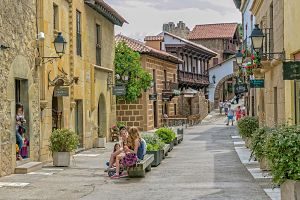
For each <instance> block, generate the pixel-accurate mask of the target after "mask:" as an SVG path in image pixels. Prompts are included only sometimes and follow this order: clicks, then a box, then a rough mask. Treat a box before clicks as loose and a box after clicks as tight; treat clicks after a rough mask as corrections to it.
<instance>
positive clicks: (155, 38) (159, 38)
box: [144, 36, 164, 41]
mask: <svg viewBox="0 0 300 200" xmlns="http://www.w3.org/2000/svg"><path fill="white" fill-rule="evenodd" d="M163 40H164V37H163V36H146V37H145V39H144V41H163Z"/></svg>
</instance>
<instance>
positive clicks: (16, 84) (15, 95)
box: [0, 1, 40, 176]
mask: <svg viewBox="0 0 300 200" xmlns="http://www.w3.org/2000/svg"><path fill="white" fill-rule="evenodd" d="M0 10H1V12H0V43H1V44H0V45H3V46H6V47H9V48H8V49H5V48H0V93H1V98H0V133H1V137H0V176H5V175H9V174H11V173H14V169H15V167H16V126H15V125H16V103H22V104H23V105H24V110H25V119H26V120H27V122H26V128H27V133H26V137H28V139H29V140H30V150H29V156H30V158H31V159H32V160H33V161H38V160H39V153H40V143H39V141H40V106H39V68H37V67H35V64H34V63H35V53H36V51H35V49H34V46H35V40H36V35H37V34H36V30H37V29H36V25H35V21H36V19H35V16H36V4H35V1H26V3H25V1H1V4H0ZM3 46H2V47H3Z"/></svg>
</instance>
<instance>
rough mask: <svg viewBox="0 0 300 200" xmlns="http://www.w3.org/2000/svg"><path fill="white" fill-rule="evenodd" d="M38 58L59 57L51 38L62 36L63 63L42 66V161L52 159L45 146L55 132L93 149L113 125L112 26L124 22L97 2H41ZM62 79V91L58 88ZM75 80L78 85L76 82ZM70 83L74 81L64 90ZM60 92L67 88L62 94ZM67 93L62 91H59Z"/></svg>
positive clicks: (114, 114)
mask: <svg viewBox="0 0 300 200" xmlns="http://www.w3.org/2000/svg"><path fill="white" fill-rule="evenodd" d="M39 3H40V4H39V9H38V25H39V30H38V31H39V32H44V33H45V39H44V40H43V41H40V43H39V52H40V54H41V57H47V56H50V57H51V56H57V55H56V53H55V49H54V46H53V41H54V38H55V37H56V36H57V33H58V32H61V33H62V35H63V37H64V38H65V40H66V42H67V44H66V50H65V54H64V55H63V56H62V57H61V59H55V60H53V62H47V63H45V62H44V61H47V59H45V60H44V59H43V62H41V66H40V69H41V79H40V85H41V87H40V99H41V111H40V112H41V121H42V124H41V132H42V135H41V138H40V147H41V150H40V160H41V161H47V160H49V159H51V155H50V154H49V150H48V145H49V137H50V135H51V132H52V130H53V129H56V128H69V129H72V130H74V131H75V132H76V133H77V134H78V136H79V139H80V147H79V148H83V149H88V148H92V147H95V146H96V141H97V138H98V133H101V134H102V135H104V136H105V137H106V138H107V139H109V134H110V132H109V128H110V127H111V126H112V125H113V124H115V122H116V105H115V98H114V96H113V95H112V91H111V87H110V85H111V84H112V81H113V79H112V77H113V74H114V65H113V61H114V53H115V52H114V49H115V42H114V26H115V25H118V26H122V24H123V23H125V22H126V21H125V19H124V18H123V17H121V16H120V15H119V14H118V13H117V12H116V11H115V10H113V9H112V8H111V7H110V6H109V5H108V4H106V3H105V2H104V1H100V0H76V1H75V0H69V1H65V0H49V1H39ZM60 77H63V79H64V84H65V86H64V87H61V86H58V82H57V80H59V79H58V78H60ZM77 80H78V81H77ZM68 82H71V83H72V82H73V83H72V84H70V86H68ZM62 88H65V90H63V89H62ZM62 91H65V92H62Z"/></svg>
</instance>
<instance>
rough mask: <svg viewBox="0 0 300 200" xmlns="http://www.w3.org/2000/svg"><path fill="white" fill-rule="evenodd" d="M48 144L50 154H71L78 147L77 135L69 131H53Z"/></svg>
mask: <svg viewBox="0 0 300 200" xmlns="http://www.w3.org/2000/svg"><path fill="white" fill-rule="evenodd" d="M49 142H50V145H49V149H50V151H52V152H71V151H74V150H75V149H77V147H78V145H79V139H78V136H77V134H76V133H74V132H73V131H71V130H69V129H56V130H54V131H53V132H52V134H51V136H50V139H49Z"/></svg>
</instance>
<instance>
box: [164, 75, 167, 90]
mask: <svg viewBox="0 0 300 200" xmlns="http://www.w3.org/2000/svg"><path fill="white" fill-rule="evenodd" d="M164 86H165V89H167V71H166V70H164Z"/></svg>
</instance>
